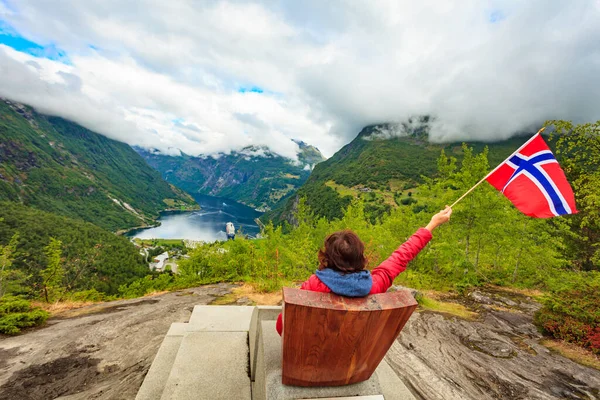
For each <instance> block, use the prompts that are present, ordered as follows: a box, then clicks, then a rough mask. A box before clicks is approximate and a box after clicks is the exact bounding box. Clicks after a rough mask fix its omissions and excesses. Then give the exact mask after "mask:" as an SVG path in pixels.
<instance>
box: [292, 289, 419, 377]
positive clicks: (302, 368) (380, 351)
mask: <svg viewBox="0 0 600 400" xmlns="http://www.w3.org/2000/svg"><path fill="white" fill-rule="evenodd" d="M283 301H284V305H283V327H284V329H283V368H282V369H283V370H282V375H283V376H282V378H283V379H282V381H283V384H285V385H295V386H341V385H348V384H351V383H356V382H361V381H365V380H367V379H369V378H370V377H371V375H372V374H373V372H374V371H375V368H377V366H378V365H379V363H380V362H381V360H382V359H383V357H384V356H385V354H386V353H387V351H388V349H389V348H390V346H391V345H392V343H393V342H394V340H396V337H398V334H399V333H400V331H401V330H402V328H403V327H404V325H405V324H406V321H408V318H410V316H411V314H412V313H413V311H414V310H415V308H417V302H416V301H415V299H414V298H413V297H412V295H411V294H410V292H409V291H406V290H401V291H397V292H390V293H382V294H374V295H370V296H367V297H362V298H350V297H342V296H338V295H335V294H331V293H320V292H311V291H308V290H300V289H292V288H284V289H283Z"/></svg>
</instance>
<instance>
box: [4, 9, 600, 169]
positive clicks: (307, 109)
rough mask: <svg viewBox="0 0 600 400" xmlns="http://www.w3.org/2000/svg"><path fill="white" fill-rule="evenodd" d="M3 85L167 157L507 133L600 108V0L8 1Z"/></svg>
mask: <svg viewBox="0 0 600 400" xmlns="http://www.w3.org/2000/svg"><path fill="white" fill-rule="evenodd" d="M0 97H5V98H9V99H11V100H15V101H19V102H22V103H26V104H29V105H31V106H33V107H35V108H36V109H38V110H39V111H40V112H43V113H46V114H51V115H58V116H62V117H64V118H67V119H69V120H72V121H74V122H77V123H79V124H81V125H83V126H85V127H87V128H89V129H91V130H93V131H96V132H98V133H101V134H103V135H105V136H108V137H110V138H113V139H117V140H120V141H123V142H125V143H128V144H131V145H139V146H142V147H146V148H156V149H158V150H160V151H162V152H164V153H167V154H179V151H180V150H181V151H183V152H185V153H186V154H191V155H210V154H218V153H228V152H230V151H235V150H240V149H242V148H243V147H245V146H249V145H267V146H269V147H270V148H271V150H272V151H274V152H276V153H278V154H280V155H283V156H286V157H290V158H295V155H296V152H297V151H298V146H297V144H296V143H295V142H293V141H292V140H290V139H299V140H302V141H304V142H306V143H309V144H312V145H314V146H317V147H318V148H319V149H320V150H321V151H322V153H323V154H324V155H325V156H326V157H329V156H331V155H332V154H333V153H335V152H336V151H337V150H339V149H340V148H341V147H342V146H343V145H344V144H346V143H348V142H350V141H351V140H352V139H354V137H355V136H356V135H357V134H358V132H359V131H360V130H361V128H362V127H364V126H366V125H369V124H375V123H382V122H388V123H392V124H393V123H401V122H404V121H406V120H408V119H409V118H410V117H413V116H419V115H430V116H431V117H432V122H431V126H430V138H431V140H433V141H438V142H440V141H455V140H466V139H475V140H485V141H492V140H499V139H505V138H508V137H510V136H512V135H514V134H517V133H521V132H526V131H532V132H534V131H537V129H538V128H539V127H541V124H542V123H543V122H544V121H545V120H547V119H569V120H573V121H575V122H587V121H597V120H599V119H600V0H577V1H569V2H566V1H562V0H529V1H525V2H524V1H518V0H504V1H497V0H493V1H487V0H446V1H443V2H440V1H434V0H424V1H419V2H416V1H400V0H371V1H367V0H364V1H361V0H356V1H344V0H328V1H322V0H303V1H284V0H281V1H277V0H271V1H264V2H261V1H245V0H239V1H238V0H236V1H211V0H206V1H194V0H172V1H164V0H160V1H158V0H156V1H155V0H144V1H137V0H128V1H121V0H85V1H78V2H69V1H62V0H45V1H39V0H0ZM392 131H394V130H392ZM398 131H400V130H398Z"/></svg>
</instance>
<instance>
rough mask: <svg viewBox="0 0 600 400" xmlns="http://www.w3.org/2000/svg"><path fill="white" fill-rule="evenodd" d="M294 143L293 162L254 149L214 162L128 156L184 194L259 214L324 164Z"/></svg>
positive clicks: (214, 158) (207, 158)
mask: <svg viewBox="0 0 600 400" xmlns="http://www.w3.org/2000/svg"><path fill="white" fill-rule="evenodd" d="M294 142H295V143H296V144H298V146H299V152H298V160H292V159H289V158H285V157H283V156H281V155H279V154H277V153H275V152H273V151H272V150H270V149H269V148H268V147H267V146H256V145H253V146H246V147H244V148H242V149H241V150H239V151H232V152H231V153H229V154H225V153H220V154H218V155H215V156H211V155H206V156H190V155H187V154H185V152H181V155H179V156H173V155H167V154H162V153H157V152H156V151H153V150H147V149H143V148H140V147H137V146H136V147H134V150H135V151H137V152H138V154H140V155H141V156H142V157H143V158H144V159H145V160H146V162H147V163H148V164H149V165H150V166H152V167H153V168H154V169H156V170H157V171H159V172H160V173H161V174H162V176H163V178H164V179H165V180H166V181H167V182H170V183H172V184H174V185H176V186H178V187H180V188H182V189H183V190H185V191H187V192H188V193H198V194H204V195H210V196H218V197H226V198H230V199H232V200H235V201H238V202H240V203H243V204H246V205H248V206H250V207H253V208H256V209H258V210H259V211H264V210H269V209H270V208H271V207H272V206H273V205H275V204H276V203H277V202H279V201H280V200H281V199H283V198H286V197H288V196H289V195H291V194H292V193H293V192H294V191H295V190H296V188H298V187H299V186H300V185H301V184H302V183H304V182H305V181H306V179H308V176H309V175H310V172H311V170H312V169H313V168H314V166H315V165H316V164H318V163H319V162H321V161H323V160H324V157H323V156H322V154H321V152H320V151H319V150H318V149H317V148H316V147H314V146H311V145H308V144H306V143H304V142H302V141H296V140H294Z"/></svg>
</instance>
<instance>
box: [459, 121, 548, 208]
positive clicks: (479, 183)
mask: <svg viewBox="0 0 600 400" xmlns="http://www.w3.org/2000/svg"><path fill="white" fill-rule="evenodd" d="M544 129H546V127H545V126H544V127H542V129H540V130H539V131H538V132H537V133H536V134H535V135H533V136H532V137H531V139H529V140H528V141H527V142H525V144H523V145H522V146H521V147H519V148H518V149H517V150H515V151H514V152H513V153H512V154H511V155H510V156H508V157H506V159H507V160H508V159H509V158H511V157H512V156H514V155H515V154H517V153H518V152H519V151H520V150H521V149H522V148H523V147H525V146H526V145H527V144H529V142H531V140H532V139H533V138H534V137H536V136H537V135H539V134H540V133H542V132H543V131H544ZM505 161H506V160H505ZM503 163H504V162H501V163H500V165H502V164H503ZM500 165H498V166H497V167H496V168H494V169H493V170H491V171H490V173H489V174H487V175H486V176H484V177H483V178H482V179H481V180H480V181H479V182H477V183H476V184H475V185H474V186H473V187H472V188H471V189H469V190H467V191H466V193H465V194H463V195H462V196H460V197H459V198H458V200H456V201H455V202H454V203H452V205H451V206H450V208H452V207H454V206H455V205H456V203H458V202H459V201H461V200H462V199H464V198H465V197H466V196H467V195H468V194H469V193H471V192H472V191H473V190H474V189H475V188H476V187H477V186H479V185H481V183H483V181H485V180H486V179H487V178H488V177H489V176H490V175H491V174H493V173H494V172H496V170H497V169H498V168H499V167H500Z"/></svg>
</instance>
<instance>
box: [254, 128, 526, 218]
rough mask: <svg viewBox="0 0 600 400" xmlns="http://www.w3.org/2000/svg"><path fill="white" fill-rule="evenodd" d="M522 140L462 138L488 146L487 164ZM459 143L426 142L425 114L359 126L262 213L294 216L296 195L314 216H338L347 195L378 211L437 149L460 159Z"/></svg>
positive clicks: (430, 167)
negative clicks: (293, 192)
mask: <svg viewBox="0 0 600 400" xmlns="http://www.w3.org/2000/svg"><path fill="white" fill-rule="evenodd" d="M525 140H526V137H525V136H524V135H523V136H521V135H518V136H514V137H512V138H510V139H507V140H503V141H497V142H489V143H484V142H476V141H474V142H466V143H467V144H468V145H469V146H472V147H473V148H474V150H475V151H476V152H480V151H483V149H484V148H486V147H488V148H489V149H490V153H489V160H490V164H492V165H495V164H499V163H500V162H501V161H503V160H504V159H505V158H506V157H507V156H508V155H510V154H511V153H512V152H513V151H514V150H516V149H517V148H518V147H519V146H520V145H521V144H523V143H524V141H525ZM461 149H462V142H451V143H432V142H430V141H429V118H428V117H426V116H424V117H419V118H415V119H414V120H412V119H411V120H409V121H408V122H407V123H405V124H390V123H382V124H375V125H368V126H365V127H364V128H363V129H362V130H361V131H360V132H359V133H358V134H357V135H356V137H355V138H354V139H353V140H352V141H351V142H350V143H348V144H346V145H345V146H344V147H342V148H341V149H340V150H338V151H337V152H336V153H335V154H334V155H333V156H332V157H330V158H329V159H327V160H326V161H323V162H322V163H320V164H318V165H317V166H316V167H315V168H314V170H313V171H312V173H311V176H310V177H309V178H308V179H307V181H306V182H305V183H304V185H302V186H301V187H300V188H299V189H298V191H297V193H296V195H294V196H291V197H290V198H288V199H287V200H286V201H284V202H282V203H280V204H278V205H277V207H275V208H274V209H273V210H272V211H270V212H269V213H267V214H265V215H264V216H263V217H262V219H263V220H269V219H271V220H273V221H274V222H276V223H281V222H282V221H284V220H287V221H288V222H294V220H293V212H294V210H295V208H296V207H297V204H298V200H299V198H302V197H305V198H306V202H307V205H308V206H309V207H311V209H312V210H313V212H315V214H316V215H317V216H323V217H326V218H329V219H333V218H340V217H341V216H342V213H343V210H344V209H345V208H346V207H347V206H348V205H349V204H350V202H351V201H352V198H353V197H362V198H363V199H365V200H366V209H365V211H366V212H368V213H372V215H373V216H374V217H378V216H381V215H382V214H383V213H385V212H387V211H389V210H390V209H391V208H392V207H396V206H398V205H399V202H400V198H401V197H402V196H404V195H405V194H404V193H405V192H407V191H408V190H409V189H411V188H414V187H415V186H417V185H418V184H419V183H422V182H423V177H432V176H434V175H435V174H436V172H437V161H438V158H439V157H440V154H441V152H442V150H443V151H444V152H445V153H446V155H448V156H452V157H456V158H457V159H458V161H459V162H460V160H461V159H462V150H461ZM356 192H361V193H356Z"/></svg>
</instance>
